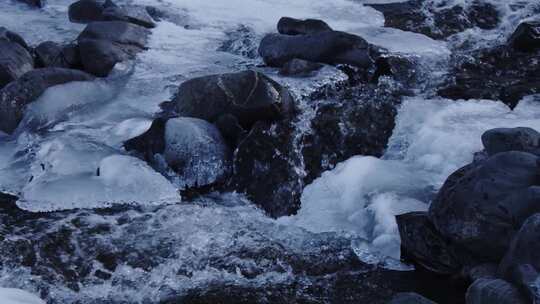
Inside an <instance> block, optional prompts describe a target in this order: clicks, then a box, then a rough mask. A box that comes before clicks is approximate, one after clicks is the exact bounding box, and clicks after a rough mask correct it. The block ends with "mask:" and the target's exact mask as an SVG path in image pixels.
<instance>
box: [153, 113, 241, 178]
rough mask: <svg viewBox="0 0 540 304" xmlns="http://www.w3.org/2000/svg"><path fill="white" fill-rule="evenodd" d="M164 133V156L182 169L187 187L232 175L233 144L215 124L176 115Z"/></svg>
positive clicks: (180, 170)
mask: <svg viewBox="0 0 540 304" xmlns="http://www.w3.org/2000/svg"><path fill="white" fill-rule="evenodd" d="M164 136H165V150H164V153H163V156H164V158H165V161H167V164H169V166H170V167H171V168H173V170H174V171H176V172H178V173H179V175H180V181H181V183H182V186H183V187H185V188H193V187H203V186H208V185H212V184H215V183H220V182H224V181H225V180H226V179H227V178H228V177H229V175H230V172H231V164H230V152H229V147H227V144H226V143H225V140H224V139H223V137H222V136H221V134H220V132H219V130H218V129H217V128H216V127H215V126H214V125H212V124H210V123H208V122H206V121H204V120H201V119H196V118H189V117H181V118H173V119H170V120H168V121H167V123H166V125H165V134H164Z"/></svg>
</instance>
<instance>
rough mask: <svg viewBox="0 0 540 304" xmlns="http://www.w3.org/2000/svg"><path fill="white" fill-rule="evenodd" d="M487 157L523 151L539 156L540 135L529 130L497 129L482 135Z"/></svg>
mask: <svg viewBox="0 0 540 304" xmlns="http://www.w3.org/2000/svg"><path fill="white" fill-rule="evenodd" d="M482 143H483V145H484V147H485V150H486V152H487V153H488V155H490V156H492V155H494V154H496V153H501V152H509V151H524V152H529V153H532V154H535V155H540V133H538V132H537V131H536V130H534V129H531V128H497V129H492V130H489V131H487V132H485V133H484V134H483V135H482Z"/></svg>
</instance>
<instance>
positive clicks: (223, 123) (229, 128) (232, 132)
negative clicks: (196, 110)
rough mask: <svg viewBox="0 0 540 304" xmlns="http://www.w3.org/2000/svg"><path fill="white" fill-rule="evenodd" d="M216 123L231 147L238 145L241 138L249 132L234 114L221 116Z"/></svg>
mask: <svg viewBox="0 0 540 304" xmlns="http://www.w3.org/2000/svg"><path fill="white" fill-rule="evenodd" d="M214 124H215V125H216V127H217V128H218V129H219V131H220V132H221V134H222V135H223V137H224V138H225V140H226V141H227V143H228V144H229V146H231V147H237V146H238V144H239V141H240V139H242V138H244V137H245V136H246V135H247V132H248V130H246V129H244V128H243V127H242V126H241V125H240V122H239V121H238V118H236V116H234V115H232V114H224V115H221V116H219V118H218V119H217V120H216V121H215V123H214Z"/></svg>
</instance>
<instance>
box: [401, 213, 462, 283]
mask: <svg viewBox="0 0 540 304" xmlns="http://www.w3.org/2000/svg"><path fill="white" fill-rule="evenodd" d="M396 221H397V225H398V228H399V235H400V237H401V257H402V259H405V260H411V261H413V262H414V263H417V264H419V265H420V266H422V267H424V268H425V269H427V270H429V271H432V272H435V273H439V274H454V273H457V272H458V271H459V270H460V269H461V267H462V264H461V262H460V261H459V259H458V258H457V257H456V254H455V252H454V248H453V247H452V245H451V244H449V243H448V242H447V241H446V240H445V239H444V238H443V237H442V236H441V235H440V234H439V232H438V231H437V230H436V229H435V227H434V226H433V224H432V223H431V221H430V220H429V218H428V214H427V212H411V213H406V214H402V215H398V216H396Z"/></svg>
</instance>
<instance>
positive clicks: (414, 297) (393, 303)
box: [388, 292, 436, 304]
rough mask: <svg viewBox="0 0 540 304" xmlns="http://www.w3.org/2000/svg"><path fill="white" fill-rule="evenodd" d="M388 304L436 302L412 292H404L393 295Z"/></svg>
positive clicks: (428, 303)
mask: <svg viewBox="0 0 540 304" xmlns="http://www.w3.org/2000/svg"><path fill="white" fill-rule="evenodd" d="M388 304H436V303H435V302H433V301H431V300H429V299H426V298H424V297H423V296H421V295H419V294H417V293H414V292H404V293H398V294H397V295H395V296H394V297H393V298H392V300H390V302H388Z"/></svg>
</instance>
